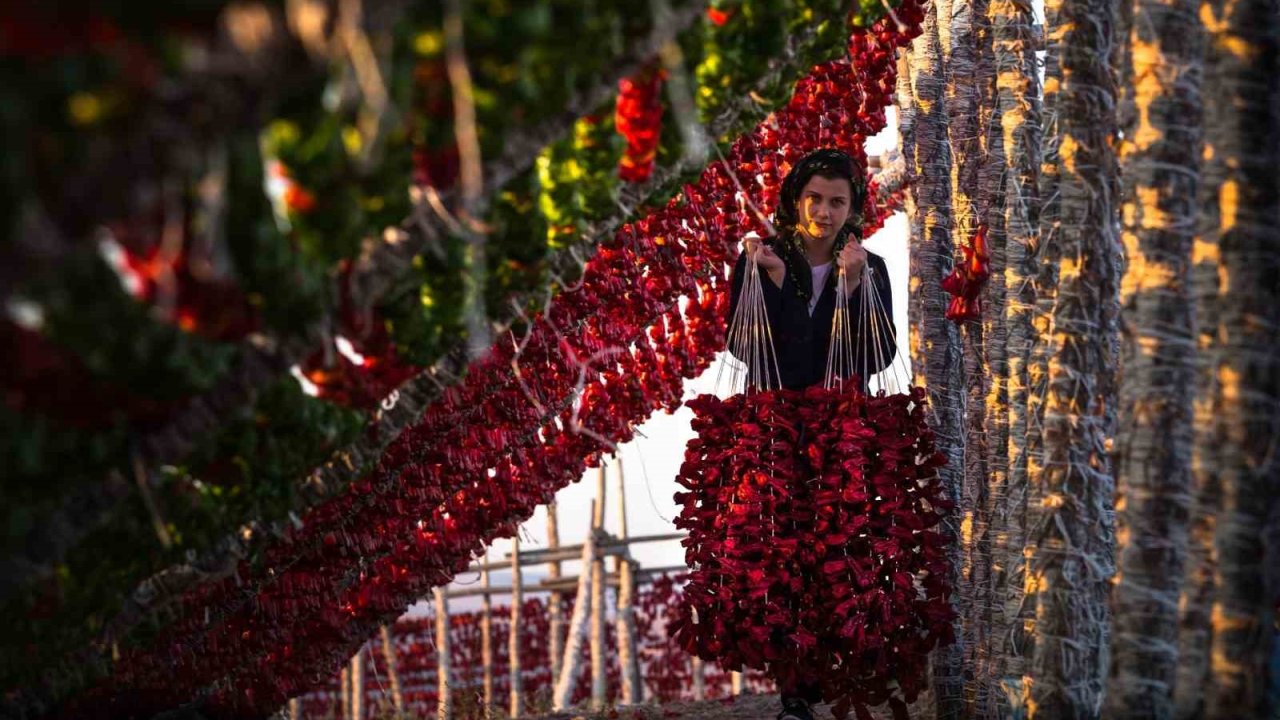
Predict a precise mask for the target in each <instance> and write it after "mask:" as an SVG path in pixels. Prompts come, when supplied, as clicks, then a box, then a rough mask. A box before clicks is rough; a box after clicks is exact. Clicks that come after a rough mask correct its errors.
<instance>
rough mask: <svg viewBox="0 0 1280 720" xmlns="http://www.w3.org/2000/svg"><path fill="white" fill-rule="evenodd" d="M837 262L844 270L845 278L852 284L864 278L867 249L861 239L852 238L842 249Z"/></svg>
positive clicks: (854, 284) (856, 283)
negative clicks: (863, 270)
mask: <svg viewBox="0 0 1280 720" xmlns="http://www.w3.org/2000/svg"><path fill="white" fill-rule="evenodd" d="M836 263H837V264H838V265H839V266H840V269H841V270H844V275H845V278H846V279H847V281H848V283H849V285H850V286H856V285H858V283H859V282H861V280H862V269H863V268H865V267H866V266H867V249H866V248H864V247H862V242H861V241H859V240H853V239H850V240H849V243H848V244H847V245H845V246H844V248H843V249H841V250H840V256H839V257H837V258H836Z"/></svg>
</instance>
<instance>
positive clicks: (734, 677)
mask: <svg viewBox="0 0 1280 720" xmlns="http://www.w3.org/2000/svg"><path fill="white" fill-rule="evenodd" d="M729 687H730V689H731V690H732V691H733V694H734V695H741V694H742V673H740V672H738V671H737V670H734V671H733V672H732V673H730V674H729Z"/></svg>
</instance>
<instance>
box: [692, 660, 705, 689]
mask: <svg viewBox="0 0 1280 720" xmlns="http://www.w3.org/2000/svg"><path fill="white" fill-rule="evenodd" d="M692 670H693V673H692V674H693V699H694V700H706V699H707V680H706V673H705V672H704V670H703V667H702V658H700V657H698V656H696V655H695V656H694V657H693V667H692Z"/></svg>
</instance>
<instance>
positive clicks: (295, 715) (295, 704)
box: [289, 698, 302, 720]
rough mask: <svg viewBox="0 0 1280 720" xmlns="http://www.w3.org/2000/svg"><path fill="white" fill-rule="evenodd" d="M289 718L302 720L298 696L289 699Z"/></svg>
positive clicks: (290, 719) (300, 702) (300, 703)
mask: <svg viewBox="0 0 1280 720" xmlns="http://www.w3.org/2000/svg"><path fill="white" fill-rule="evenodd" d="M289 720H302V701H301V700H299V699H298V698H291V699H290V700H289Z"/></svg>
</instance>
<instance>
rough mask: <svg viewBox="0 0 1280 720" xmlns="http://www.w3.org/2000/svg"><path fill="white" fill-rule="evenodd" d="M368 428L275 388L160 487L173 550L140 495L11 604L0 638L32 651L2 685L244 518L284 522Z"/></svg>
mask: <svg viewBox="0 0 1280 720" xmlns="http://www.w3.org/2000/svg"><path fill="white" fill-rule="evenodd" d="M4 420H5V415H4V414H3V413H0V421H4ZM0 427H3V426H0ZM363 427H364V418H363V417H362V416H361V414H360V413H358V412H356V411H352V410H348V409H346V408H341V407H338V406H335V405H331V404H329V403H326V402H323V401H321V400H318V399H316V398H313V397H310V396H308V395H306V394H305V393H303V392H302V390H301V388H300V387H299V385H298V383H297V382H296V381H295V380H294V379H293V378H284V379H282V380H281V381H280V382H278V383H277V384H275V385H273V386H272V387H271V388H269V389H268V390H267V391H266V392H265V393H264V394H263V395H262V396H261V397H260V398H259V401H258V403H257V404H256V405H255V406H254V407H249V408H244V409H243V410H242V411H241V412H240V413H238V414H237V415H236V417H235V418H234V419H233V420H232V421H231V422H230V423H229V424H228V425H227V426H225V427H224V428H223V430H222V432H221V433H219V434H218V436H217V437H216V438H215V439H214V441H213V442H212V443H211V444H210V445H208V446H207V447H205V448H202V450H201V451H200V452H199V453H197V455H196V456H194V457H192V458H191V459H190V463H189V464H188V465H186V466H184V467H175V468H172V469H170V471H169V472H167V473H166V474H165V475H163V476H162V478H161V483H160V485H159V487H156V488H154V489H153V497H154V499H155V502H156V506H157V508H158V512H159V516H160V518H162V521H163V523H164V525H165V527H166V530H167V532H168V537H169V538H170V540H171V542H172V545H171V546H170V547H168V548H165V547H163V545H162V544H161V542H160V540H159V538H158V535H157V532H156V530H155V527H154V524H153V520H152V516H151V514H150V512H149V511H148V509H147V508H146V506H145V505H144V503H143V502H142V501H141V499H140V497H138V496H137V495H133V496H131V497H130V498H129V500H128V501H127V502H125V503H124V504H123V505H122V506H121V507H119V508H118V509H117V511H116V513H115V514H114V515H113V516H112V518H111V519H110V521H109V522H108V523H106V524H105V525H104V526H103V527H101V528H99V529H97V530H95V531H94V532H92V533H90V534H89V535H88V536H87V537H86V538H85V539H84V540H83V542H81V543H80V544H78V545H77V546H76V547H75V548H74V549H73V550H72V551H71V552H70V553H69V554H68V555H67V557H66V558H65V559H64V561H63V563H62V564H60V565H59V566H58V568H57V572H56V573H55V574H54V575H53V576H52V577H49V578H47V579H46V580H45V581H44V582H42V583H40V584H38V585H36V586H34V587H28V588H26V589H25V590H24V592H23V593H22V594H20V595H19V596H17V597H16V598H14V599H12V600H10V601H9V602H8V603H6V604H5V606H4V607H3V608H2V610H0V612H2V614H0V635H3V636H4V637H5V638H6V639H7V643H9V644H10V646H11V647H21V648H24V649H25V650H24V652H26V653H28V654H27V655H26V659H25V661H22V662H19V661H17V660H18V658H14V657H12V655H13V654H6V656H5V658H4V660H3V661H2V662H0V682H3V684H4V686H5V687H21V686H22V685H24V684H25V683H27V682H30V681H31V680H32V679H33V676H34V675H35V674H36V673H37V672H38V671H40V670H42V669H45V668H48V667H51V666H53V665H54V664H56V663H57V661H59V660H65V659H66V658H68V657H73V656H72V655H71V654H72V653H74V652H76V651H78V650H80V649H82V647H83V644H84V642H85V638H87V637H95V636H97V635H98V634H99V633H100V632H101V631H102V629H103V628H104V627H105V626H106V624H107V623H108V622H110V621H111V619H112V618H113V617H114V616H115V615H116V613H118V612H119V610H120V608H121V607H122V603H123V601H124V596H123V595H122V594H121V591H122V590H123V589H126V588H128V589H132V588H134V587H136V586H137V585H138V584H139V583H140V582H142V581H143V580H144V579H146V578H147V577H149V576H151V575H153V574H155V573H157V572H159V571H160V570H162V569H164V568H166V567H169V566H171V565H173V564H175V563H180V562H183V561H184V559H185V558H186V557H187V555H188V553H189V552H200V551H204V550H207V549H209V548H211V547H213V546H214V545H215V544H216V543H217V542H218V541H219V540H221V539H223V538H225V537H227V536H228V535H231V534H233V533H235V532H236V530H237V529H238V528H239V527H240V525H241V524H242V523H244V522H245V520H246V519H250V518H259V517H284V516H287V515H288V512H289V510H290V509H291V508H293V507H294V506H295V505H296V502H297V490H298V479H299V478H300V477H303V476H304V475H305V474H306V473H307V472H309V471H310V470H311V469H312V468H314V467H315V466H316V465H318V464H320V463H321V462H323V461H324V460H325V459H326V458H327V457H328V456H329V455H330V454H331V453H333V452H334V451H335V450H336V449H338V448H340V447H343V446H345V445H347V444H349V443H350V442H352V441H353V440H354V439H355V438H356V437H357V435H358V434H359V432H360V431H361V429H362V428H363ZM5 429H8V428H5ZM7 507H8V506H7ZM22 507H23V506H14V507H12V508H9V509H8V513H7V514H8V515H9V519H10V521H11V522H13V521H14V520H15V519H16V520H19V521H20V520H21V519H22V518H21V516H20V513H21V508H22ZM27 508H28V509H29V506H27ZM13 531H14V528H12V527H11V528H10V532H11V534H12V532H13ZM150 631H151V628H149V627H148V626H146V625H145V624H144V625H142V626H140V627H139V628H137V629H136V630H135V631H134V632H133V633H132V634H129V635H126V636H125V637H122V638H118V640H119V641H120V642H121V647H127V646H128V645H129V644H133V643H138V642H142V641H144V640H146V639H147V635H148V633H149V632H150ZM72 665H73V666H74V663H73V664H72ZM72 669H74V667H73V668H72Z"/></svg>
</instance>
